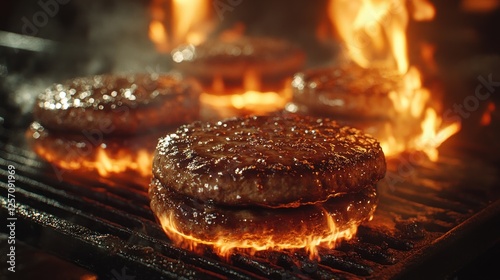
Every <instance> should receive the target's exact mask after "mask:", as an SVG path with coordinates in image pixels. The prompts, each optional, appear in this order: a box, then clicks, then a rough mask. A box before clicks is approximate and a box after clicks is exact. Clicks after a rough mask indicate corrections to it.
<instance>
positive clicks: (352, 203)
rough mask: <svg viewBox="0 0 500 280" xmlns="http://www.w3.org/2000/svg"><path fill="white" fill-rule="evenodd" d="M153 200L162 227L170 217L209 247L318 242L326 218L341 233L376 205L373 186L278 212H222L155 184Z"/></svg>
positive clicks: (237, 209) (367, 216)
mask: <svg viewBox="0 0 500 280" xmlns="http://www.w3.org/2000/svg"><path fill="white" fill-rule="evenodd" d="M149 195H150V197H151V209H152V210H153V212H154V213H155V215H156V216H157V217H159V218H160V219H159V220H160V221H162V218H161V217H163V218H165V217H171V218H172V219H173V221H174V222H175V225H176V226H177V230H179V231H181V233H182V234H185V235H191V236H193V237H194V238H197V239H201V240H204V241H206V242H215V241H217V240H225V241H227V242H231V241H239V242H241V243H244V241H245V240H244V239H245V238H258V237H262V236H265V238H267V239H269V240H273V241H275V242H276V241H279V240H295V239H300V238H305V236H319V237H320V236H324V235H326V234H328V232H329V226H328V221H327V217H326V215H329V216H331V217H332V218H333V221H334V222H335V226H336V228H337V230H339V231H341V230H344V229H348V228H351V227H352V226H357V225H359V224H360V223H362V222H363V221H366V220H368V219H370V217H371V216H372V215H373V212H374V211H375V207H376V203H377V196H376V191H375V188H374V187H373V186H364V187H363V188H362V190H360V192H358V193H349V194H345V195H342V196H339V197H335V198H331V199H329V200H328V201H326V202H324V203H318V204H314V205H305V206H300V207H298V208H280V209H270V208H261V207H220V206H217V205H214V204H211V203H206V202H200V201H198V200H193V199H190V198H188V197H185V196H182V195H180V194H178V193H176V192H174V191H172V190H171V189H170V188H168V187H165V186H163V185H162V184H161V182H160V181H159V180H157V179H153V181H152V182H151V185H150V189H149ZM164 226H165V225H164ZM167 234H172V232H167Z"/></svg>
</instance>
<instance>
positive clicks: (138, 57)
mask: <svg viewBox="0 0 500 280" xmlns="http://www.w3.org/2000/svg"><path fill="white" fill-rule="evenodd" d="M75 3H76V4H77V6H78V10H80V11H81V12H83V13H84V15H85V17H84V20H85V21H86V25H87V28H88V29H87V34H86V40H87V44H88V56H89V60H88V63H87V65H86V66H87V67H86V69H85V70H86V71H85V72H86V74H95V73H98V72H111V73H123V72H145V71H146V68H147V67H153V66H156V64H158V63H161V62H162V60H163V61H164V62H166V60H167V57H160V56H159V54H158V53H156V52H155V50H154V47H153V44H152V43H151V42H150V41H149V39H148V36H147V35H148V26H149V22H150V16H149V11H148V7H147V4H146V3H144V2H143V1H120V0H112V1H76V2H75Z"/></svg>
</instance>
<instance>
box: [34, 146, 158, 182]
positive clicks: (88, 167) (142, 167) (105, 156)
mask: <svg viewBox="0 0 500 280" xmlns="http://www.w3.org/2000/svg"><path fill="white" fill-rule="evenodd" d="M95 149H96V151H95V157H94V159H89V158H85V157H81V156H79V157H77V158H74V157H68V158H67V159H66V158H62V157H58V156H55V155H54V154H52V153H51V152H50V151H49V150H46V149H45V148H44V147H43V146H39V145H37V146H35V151H36V152H37V154H39V155H40V156H41V157H43V158H45V159H46V160H47V161H48V162H50V163H53V164H55V165H57V166H59V167H61V168H63V169H67V170H80V171H97V172H98V173H99V175H100V176H102V177H110V176H112V174H123V173H124V172H126V171H133V172H136V173H137V174H139V175H140V176H141V177H144V178H150V177H151V174H152V173H151V170H152V162H153V154H152V153H151V152H148V151H146V150H145V149H140V150H138V151H136V152H134V153H132V152H131V151H129V150H127V149H125V148H123V149H120V150H118V151H117V152H113V154H110V153H108V152H107V151H106V149H104V148H101V147H100V146H99V147H96V148H95Z"/></svg>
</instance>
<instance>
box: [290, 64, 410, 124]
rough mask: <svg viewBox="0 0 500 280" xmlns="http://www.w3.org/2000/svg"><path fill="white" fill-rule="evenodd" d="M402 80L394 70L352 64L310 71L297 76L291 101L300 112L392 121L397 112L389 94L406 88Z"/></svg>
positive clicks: (293, 83)
mask: <svg viewBox="0 0 500 280" xmlns="http://www.w3.org/2000/svg"><path fill="white" fill-rule="evenodd" d="M401 80H402V78H401V75H399V74H398V73H396V72H394V71H389V70H386V69H380V68H370V69H364V68H362V67H360V66H358V65H355V64H352V63H351V64H344V65H340V66H336V67H330V68H319V69H311V70H307V71H304V72H301V73H297V74H296V75H295V76H294V78H293V81H292V88H293V97H292V101H293V103H294V104H295V105H296V106H297V108H298V112H300V113H306V114H313V115H319V116H330V117H342V118H354V119H359V118H370V119H371V120H373V119H390V118H391V117H394V115H395V111H394V108H393V103H392V100H391V98H390V97H389V94H390V92H391V91H394V90H400V89H402V88H403V85H402V82H401ZM374 104H376V105H375V106H374Z"/></svg>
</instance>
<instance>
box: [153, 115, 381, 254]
mask: <svg viewBox="0 0 500 280" xmlns="http://www.w3.org/2000/svg"><path fill="white" fill-rule="evenodd" d="M385 168H386V165H385V158H384V154H383V152H382V149H381V148H380V146H379V143H378V142H377V141H376V140H375V139H374V138H372V137H371V136H368V135H365V134H363V133H362V132H360V131H359V130H357V129H353V128H350V127H345V126H340V125H338V124H337V123H335V122H334V121H331V120H328V119H317V118H312V117H307V116H298V115H278V116H276V115H274V116H247V117H239V118H231V119H226V120H223V121H218V122H194V123H191V124H189V125H184V126H181V127H180V128H179V129H178V130H177V131H176V132H175V133H172V134H169V135H167V136H165V137H163V138H161V139H160V141H159V143H158V146H157V149H156V154H155V157H154V161H153V175H154V178H153V180H152V183H151V185H150V196H151V207H152V209H153V211H154V212H155V214H156V215H157V217H158V218H159V220H160V222H161V223H162V225H163V227H164V229H165V231H166V233H167V234H168V235H169V236H170V237H172V239H173V240H179V238H177V237H178V236H179V235H181V236H184V237H188V236H189V238H192V239H196V242H199V243H207V244H211V243H215V242H218V241H221V240H222V241H224V242H229V243H230V242H235V241H238V243H239V244H252V245H251V247H253V248H256V247H258V248H263V249H268V248H269V247H268V246H267V245H269V244H272V246H280V245H281V243H286V244H288V245H290V244H292V245H294V244H295V245H296V246H299V245H300V244H303V243H304V238H305V235H307V236H309V237H312V238H318V239H323V238H327V237H328V235H330V234H333V232H332V228H331V225H330V224H329V223H330V222H329V221H331V220H333V221H334V222H335V226H336V227H337V228H336V230H339V231H340V230H342V229H347V228H351V227H352V226H353V225H358V224H359V223H361V222H363V221H365V220H367V219H369V218H370V217H371V215H372V214H373V211H374V210H375V204H376V192H375V187H374V185H375V183H376V182H377V181H378V180H380V179H381V178H382V177H383V176H384V174H385ZM235 246H236V245H235ZM249 246H250V245H249ZM292 247H293V246H292Z"/></svg>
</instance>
